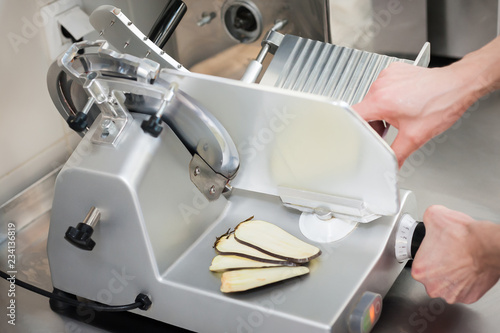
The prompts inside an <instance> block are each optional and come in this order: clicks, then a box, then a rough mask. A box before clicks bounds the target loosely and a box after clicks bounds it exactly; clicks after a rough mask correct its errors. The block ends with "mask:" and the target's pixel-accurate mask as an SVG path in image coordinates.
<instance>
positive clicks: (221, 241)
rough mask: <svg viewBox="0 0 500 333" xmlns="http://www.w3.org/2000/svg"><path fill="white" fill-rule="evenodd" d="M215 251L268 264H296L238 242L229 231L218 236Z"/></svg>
mask: <svg viewBox="0 0 500 333" xmlns="http://www.w3.org/2000/svg"><path fill="white" fill-rule="evenodd" d="M214 248H215V252H217V254H220V255H234V256H240V257H244V258H248V259H252V260H256V261H260V262H263V263H268V264H278V265H282V266H296V264H295V263H293V262H290V261H287V260H282V259H279V258H276V257H273V256H270V255H268V254H266V253H263V252H261V251H259V250H257V249H255V248H253V247H250V246H247V245H245V244H242V243H240V242H238V241H237V240H236V239H235V238H234V234H233V233H230V232H229V231H228V232H227V233H226V234H224V235H222V236H221V237H219V238H218V239H217V241H216V242H215V244H214Z"/></svg>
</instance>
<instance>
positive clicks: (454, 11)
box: [428, 0, 498, 58]
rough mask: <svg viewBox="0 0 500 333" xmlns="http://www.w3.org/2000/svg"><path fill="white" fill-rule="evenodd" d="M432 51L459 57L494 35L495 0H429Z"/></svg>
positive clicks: (496, 20)
mask: <svg viewBox="0 0 500 333" xmlns="http://www.w3.org/2000/svg"><path fill="white" fill-rule="evenodd" d="M428 6H429V8H428V19H429V41H430V42H431V44H432V50H433V51H432V53H433V54H434V55H439V56H446V57H455V58H461V57H463V56H464V55H465V54H467V53H469V52H471V51H474V50H476V49H478V48H480V47H481V46H483V45H485V44H486V43H488V42H489V41H490V40H492V39H493V38H495V36H496V35H497V22H498V0H474V1H470V0H429V1H428Z"/></svg>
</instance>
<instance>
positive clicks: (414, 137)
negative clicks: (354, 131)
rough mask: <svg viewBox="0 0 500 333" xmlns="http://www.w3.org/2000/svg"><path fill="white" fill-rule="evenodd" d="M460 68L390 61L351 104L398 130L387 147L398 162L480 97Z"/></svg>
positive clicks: (359, 110)
mask: <svg viewBox="0 0 500 333" xmlns="http://www.w3.org/2000/svg"><path fill="white" fill-rule="evenodd" d="M463 72H464V71H463V70H462V67H460V66H448V67H443V68H432V69H428V68H422V67H416V66H412V65H408V64H404V63H393V64H391V65H390V66H389V67H388V68H386V69H385V70H383V71H382V72H381V73H380V75H379V77H378V78H377V80H376V81H375V82H374V83H373V84H372V86H371V87H370V90H369V91H368V93H367V95H366V97H365V98H364V100H363V101H362V102H360V103H358V104H356V105H354V106H353V108H354V109H355V110H356V111H357V112H358V113H359V114H360V115H361V117H363V118H364V119H365V120H366V121H374V120H385V121H386V122H388V123H389V124H390V125H392V126H394V127H396V128H397V129H398V130H399V132H398V134H397V136H396V139H395V140H394V142H393V143H392V146H391V147H392V149H393V150H394V153H395V154H396V158H397V159H398V163H399V166H401V165H402V164H403V162H404V161H405V160H406V158H407V157H408V156H409V155H410V154H411V153H412V152H414V151H415V150H417V149H418V148H419V147H421V146H422V145H423V144H425V143H426V142H427V141H428V140H430V139H431V138H432V137H434V136H436V135H438V134H440V133H442V132H444V131H445V130H446V129H447V128H449V127H450V126H451V125H453V123H454V122H455V121H456V120H458V118H460V116H461V115H462V114H463V113H464V112H465V111H466V110H467V108H468V107H469V106H470V105H472V103H474V102H475V100H476V99H477V98H479V97H480V95H478V94H477V93H475V91H476V90H475V88H474V85H472V84H471V83H470V82H466V81H467V80H466V79H465V78H466V75H464V73H463Z"/></svg>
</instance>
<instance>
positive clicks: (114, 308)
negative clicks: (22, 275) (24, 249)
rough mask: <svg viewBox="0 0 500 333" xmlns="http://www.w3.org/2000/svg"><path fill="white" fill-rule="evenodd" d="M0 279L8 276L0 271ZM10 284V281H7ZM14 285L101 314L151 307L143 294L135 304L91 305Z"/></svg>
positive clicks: (18, 282)
mask: <svg viewBox="0 0 500 333" xmlns="http://www.w3.org/2000/svg"><path fill="white" fill-rule="evenodd" d="M0 277H2V278H4V279H5V280H7V279H8V278H10V276H9V275H8V274H7V273H5V272H3V271H0ZM7 281H9V282H10V280H7ZM14 283H15V284H16V285H18V286H19V287H21V288H24V289H27V290H29V291H32V292H34V293H37V294H39V295H42V296H45V297H48V298H50V299H55V300H58V301H60V302H64V303H67V304H70V305H73V306H77V307H85V308H89V309H92V310H95V311H103V312H122V311H129V310H134V309H141V310H147V309H149V308H150V306H151V300H150V299H149V297H148V296H147V295H145V294H139V295H137V297H136V299H135V302H134V303H131V304H126V305H105V304H97V303H92V302H80V301H77V300H74V299H71V298H67V297H64V296H61V295H57V294H54V293H51V292H49V291H47V290H43V289H41V288H38V287H36V286H34V285H32V284H29V283H26V282H23V281H21V280H19V279H17V278H16V279H15V282H14Z"/></svg>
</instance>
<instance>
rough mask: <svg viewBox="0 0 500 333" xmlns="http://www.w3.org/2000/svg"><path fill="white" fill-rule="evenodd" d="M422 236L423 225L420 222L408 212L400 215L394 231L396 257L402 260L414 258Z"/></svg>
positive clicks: (423, 231) (423, 233)
mask: <svg viewBox="0 0 500 333" xmlns="http://www.w3.org/2000/svg"><path fill="white" fill-rule="evenodd" d="M424 237H425V225H424V224H423V223H422V222H417V221H415V220H414V219H413V218H412V217H411V216H410V214H404V215H403V216H401V218H400V219H399V226H398V229H397V231H396V246H395V247H396V248H395V251H396V259H397V260H398V261H399V262H404V261H405V260H409V259H410V260H412V259H413V258H415V255H416V254H417V250H418V248H419V247H420V244H421V243H422V241H423V239H424Z"/></svg>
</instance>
